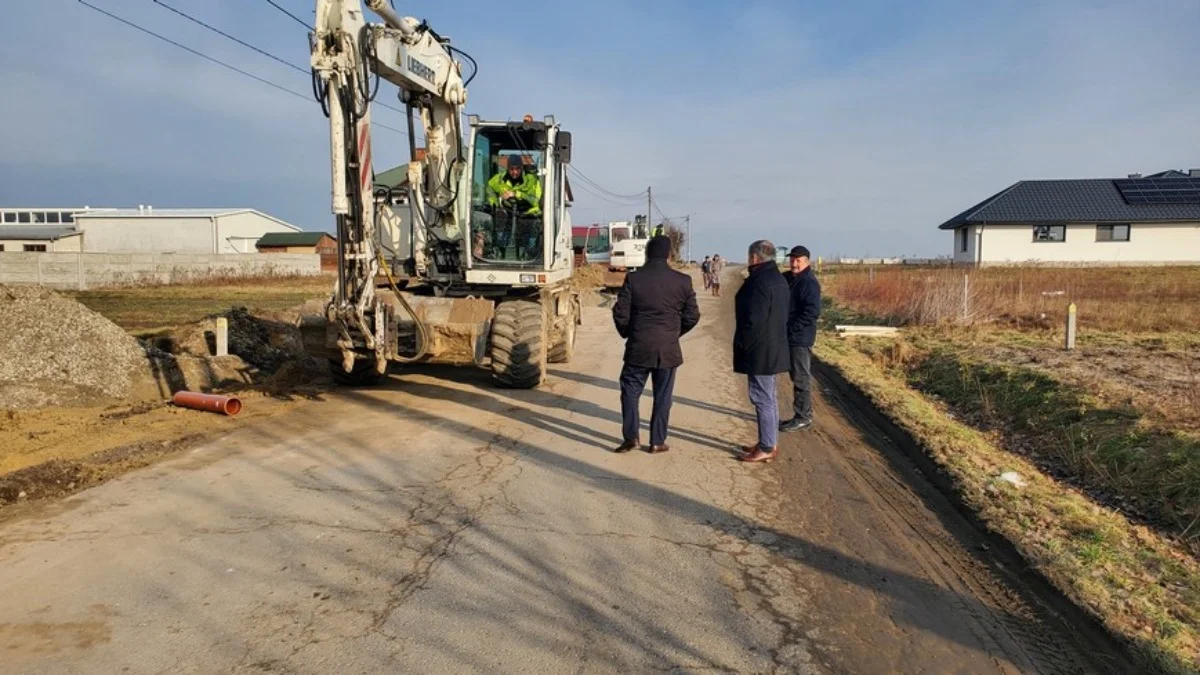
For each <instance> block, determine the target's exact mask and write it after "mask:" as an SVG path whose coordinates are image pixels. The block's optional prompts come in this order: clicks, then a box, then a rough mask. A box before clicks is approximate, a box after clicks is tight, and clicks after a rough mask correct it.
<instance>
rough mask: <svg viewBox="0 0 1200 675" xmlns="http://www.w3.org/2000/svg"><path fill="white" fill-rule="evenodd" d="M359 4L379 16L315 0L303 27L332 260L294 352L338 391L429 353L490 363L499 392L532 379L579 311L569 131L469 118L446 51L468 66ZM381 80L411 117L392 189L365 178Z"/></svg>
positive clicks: (423, 34) (563, 356) (423, 28)
mask: <svg viewBox="0 0 1200 675" xmlns="http://www.w3.org/2000/svg"><path fill="white" fill-rule="evenodd" d="M366 4H367V6H369V7H370V9H371V10H372V11H373V12H374V13H375V14H376V15H378V17H379V18H381V19H382V21H383V22H382V23H369V22H367V20H366V18H365V16H364V13H363V2H362V1H361V0H317V11H316V19H315V25H314V27H315V30H314V31H313V33H312V34H311V35H310V47H311V51H312V75H313V91H314V94H315V96H316V98H317V100H318V101H319V102H320V104H321V107H322V110H323V111H324V112H325V114H326V115H327V116H328V118H329V132H330V157H331V161H330V164H331V171H332V178H333V183H332V196H333V199H332V202H333V209H332V210H333V213H334V214H335V216H336V220H337V242H338V269H337V281H336V284H335V286H334V290H333V293H332V295H331V297H330V299H329V302H328V303H327V305H326V307H325V313H324V315H323V316H320V317H306V318H305V319H304V320H303V321H302V324H301V329H302V333H303V335H304V341H305V346H306V348H307V350H308V351H309V352H310V353H313V354H316V355H320V356H324V357H325V358H327V359H329V361H330V366H331V372H332V373H333V375H334V378H335V379H336V380H337V381H338V382H340V383H343V384H350V385H365V384H371V383H373V382H375V381H377V380H378V379H380V378H381V377H382V376H383V375H384V374H385V373H386V372H387V369H388V365H389V363H392V362H400V363H416V362H428V363H454V364H460V365H468V364H475V365H479V366H483V365H490V368H491V372H492V376H493V379H494V381H495V382H496V384H498V385H500V386H505V387H512V388H532V387H536V386H538V385H539V384H541V383H542V382H543V381H544V380H545V377H546V364H547V363H555V362H566V361H568V360H570V358H571V354H572V350H573V347H574V342H575V332H576V327H577V326H578V325H579V323H580V320H581V319H580V316H581V310H580V301H579V295H578V293H577V292H575V291H573V290H572V289H571V286H570V278H571V274H572V266H573V255H572V249H571V222H570V214H569V212H568V209H567V207H568V205H569V203H570V200H571V194H570V187H569V185H568V184H567V179H566V168H567V165H568V164H570V161H571V134H570V133H569V132H567V131H563V130H562V129H561V128H560V126H559V125H558V124H557V123H556V122H555V120H554V118H553V117H552V116H546V117H544V118H543V119H542V120H537V121H535V120H534V119H533V118H532V116H529V115H524V116H523V118H522V119H521V121H518V122H514V121H503V122H487V121H483V120H481V119H479V118H478V116H475V115H470V116H465V115H464V106H465V105H466V102H467V89H466V84H467V83H469V82H470V80H469V79H468V80H467V83H464V81H463V65H462V62H461V61H460V60H459V59H458V58H457V57H460V56H461V57H463V58H465V59H466V60H467V61H470V62H471V63H472V64H474V62H473V60H472V59H471V58H470V57H469V56H468V55H466V54H465V53H464V52H463V51H461V50H459V49H457V48H455V47H454V46H452V45H451V43H450V40H449V38H447V37H444V36H442V35H439V34H438V33H436V32H434V30H433V29H432V28H430V27H429V25H428V24H426V23H424V22H422V21H418V20H417V19H414V18H412V17H402V16H400V15H398V14H397V13H396V12H395V10H394V9H393V7H392V5H391V3H389V2H388V1H387V0H366ZM471 77H474V73H472V75H471ZM381 80H382V81H386V82H388V83H390V84H392V85H395V86H396V87H397V88H398V90H399V96H398V99H399V102H400V103H401V104H402V105H403V106H404V110H405V111H406V113H407V115H406V117H407V120H408V138H409V143H408V146H409V147H408V155H409V157H410V161H409V163H408V167H407V180H406V181H404V182H403V183H402V185H401V186H400V187H399V188H397V187H395V186H391V187H389V186H386V185H376V184H375V181H374V175H375V174H374V170H373V168H372V165H371V144H372V136H371V107H372V103H373V101H374V100H375V98H376V95H377V94H378V93H379V89H380V81H381ZM464 127H466V128H464ZM418 130H419V133H420V138H421V139H422V143H423V145H421V146H418V140H417V139H418Z"/></svg>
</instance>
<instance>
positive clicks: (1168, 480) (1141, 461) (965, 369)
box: [907, 348, 1200, 550]
mask: <svg viewBox="0 0 1200 675" xmlns="http://www.w3.org/2000/svg"><path fill="white" fill-rule="evenodd" d="M907 375H908V383H909V384H910V385H911V386H913V387H915V388H917V389H918V390H920V391H923V392H926V393H929V394H932V395H934V396H936V397H938V398H939V399H941V400H943V401H945V402H946V403H947V404H948V405H949V406H950V407H951V408H952V409H953V410H954V411H955V412H956V413H959V414H960V415H967V416H970V417H971V418H972V419H976V420H980V421H981V422H982V423H983V424H984V425H985V426H986V427H988V428H991V429H997V430H1001V431H1003V432H1004V433H1005V434H1006V435H1007V436H1008V437H1009V438H1017V439H1019V440H1020V445H1021V446H1022V447H1026V448H1033V449H1035V451H1036V452H1037V454H1038V455H1039V459H1041V460H1043V461H1048V462H1049V463H1051V464H1054V465H1055V466H1057V467H1059V468H1061V469H1063V470H1065V471H1066V472H1067V473H1068V474H1070V475H1072V476H1075V477H1077V478H1078V480H1079V482H1080V483H1081V484H1083V485H1084V486H1086V487H1088V488H1091V489H1095V490H1098V491H1100V492H1103V493H1105V494H1108V495H1111V496H1114V497H1117V498H1120V499H1123V500H1125V501H1127V502H1131V503H1133V504H1135V505H1136V508H1137V510H1138V511H1140V512H1142V513H1145V514H1146V515H1147V516H1148V517H1149V518H1151V519H1152V520H1154V521H1157V522H1159V523H1161V524H1162V525H1163V526H1164V528H1165V529H1167V530H1168V531H1170V532H1172V533H1174V534H1176V535H1179V536H1183V537H1185V538H1186V539H1187V540H1188V541H1189V542H1190V544H1191V545H1192V546H1193V547H1195V548H1196V549H1197V550H1200V531H1198V530H1200V527H1197V526H1196V523H1197V522H1200V438H1197V437H1195V436H1193V435H1191V434H1187V433H1181V432H1174V431H1164V430H1161V429H1158V428H1156V427H1155V426H1151V425H1148V424H1145V423H1144V421H1143V415H1142V414H1141V413H1140V412H1139V411H1138V410H1136V409H1134V408H1132V407H1128V406H1126V407H1111V406H1108V405H1105V404H1103V403H1101V402H1099V401H1098V400H1097V399H1096V398H1095V397H1093V396H1092V395H1091V394H1090V393H1089V392H1088V391H1085V390H1082V389H1079V388H1076V387H1072V386H1070V385H1067V384H1065V383H1063V382H1060V381H1059V380H1057V379H1055V378H1054V377H1052V376H1050V375H1048V374H1046V373H1044V372H1040V371H1035V370H1032V369H1029V368H1023V367H1014V366H1008V365H1003V364H996V363H986V362H978V361H974V360H972V359H970V358H968V357H965V356H963V355H962V354H961V353H958V352H956V351H954V350H952V349H948V348H943V349H937V350H935V351H934V352H933V353H931V354H929V355H928V356H927V357H925V358H920V359H916V360H914V361H912V362H911V363H910V364H909V367H908V371H907ZM1189 527H1190V530H1189Z"/></svg>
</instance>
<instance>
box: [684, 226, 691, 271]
mask: <svg viewBox="0 0 1200 675" xmlns="http://www.w3.org/2000/svg"><path fill="white" fill-rule="evenodd" d="M683 226H684V231H685V232H687V234H685V235H684V236H685V237H687V260H685V261H684V262H689V263H690V262H691V261H692V217H691V216H684V217H683Z"/></svg>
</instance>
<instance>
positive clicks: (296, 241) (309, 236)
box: [257, 232, 332, 248]
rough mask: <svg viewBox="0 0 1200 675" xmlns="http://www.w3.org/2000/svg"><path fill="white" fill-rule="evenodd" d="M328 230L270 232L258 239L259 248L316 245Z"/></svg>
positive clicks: (327, 235) (326, 235)
mask: <svg viewBox="0 0 1200 675" xmlns="http://www.w3.org/2000/svg"><path fill="white" fill-rule="evenodd" d="M330 236H332V235H330V234H329V233H328V232H268V233H266V234H264V235H263V236H262V237H261V238H259V240H258V244H257V246H258V248H270V247H272V246H316V245H317V244H319V243H320V242H321V239H323V238H325V237H330Z"/></svg>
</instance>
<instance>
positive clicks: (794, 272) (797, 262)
mask: <svg viewBox="0 0 1200 675" xmlns="http://www.w3.org/2000/svg"><path fill="white" fill-rule="evenodd" d="M809 259H810V254H809V252H808V249H807V248H805V247H803V246H794V247H792V250H791V251H790V252H788V265H789V266H790V267H791V271H789V272H787V273H785V274H784V275H783V277H784V279H786V280H787V282H788V286H790V287H791V289H792V304H791V308H790V309H789V310H788V347H789V349H790V350H791V368H790V372H791V375H792V393H793V394H794V395H793V397H792V409H793V411H794V413H795V414H794V415H793V417H792V419H790V420H786V421H784V422H781V423H780V424H779V430H780V431H785V432H786V431H799V430H801V429H806V428H808V427H810V426H812V415H813V409H812V348H813V344H814V343H815V342H816V339H817V318H818V317H820V316H821V284H820V282H818V281H817V275H816V274H813V270H812V266H811V265H810V263H809Z"/></svg>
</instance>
